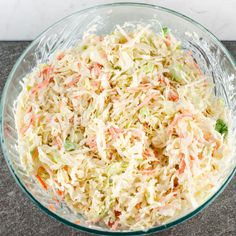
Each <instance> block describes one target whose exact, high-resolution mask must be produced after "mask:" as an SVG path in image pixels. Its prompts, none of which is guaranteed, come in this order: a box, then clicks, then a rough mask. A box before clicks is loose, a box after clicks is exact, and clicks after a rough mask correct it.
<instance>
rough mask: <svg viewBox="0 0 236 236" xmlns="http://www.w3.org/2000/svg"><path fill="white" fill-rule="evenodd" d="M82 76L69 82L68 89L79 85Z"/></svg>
mask: <svg viewBox="0 0 236 236" xmlns="http://www.w3.org/2000/svg"><path fill="white" fill-rule="evenodd" d="M80 77H81V76H80V75H79V76H76V77H75V78H74V79H73V80H72V81H71V82H69V83H68V84H67V86H68V87H72V86H74V85H75V84H77V83H78V82H79V80H80Z"/></svg>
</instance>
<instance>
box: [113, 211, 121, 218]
mask: <svg viewBox="0 0 236 236" xmlns="http://www.w3.org/2000/svg"><path fill="white" fill-rule="evenodd" d="M114 213H115V217H116V218H118V217H119V216H120V215H121V212H120V211H116V210H114Z"/></svg>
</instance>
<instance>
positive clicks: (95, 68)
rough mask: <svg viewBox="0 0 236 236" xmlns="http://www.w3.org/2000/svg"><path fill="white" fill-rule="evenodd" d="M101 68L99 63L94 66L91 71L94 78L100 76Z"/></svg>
mask: <svg viewBox="0 0 236 236" xmlns="http://www.w3.org/2000/svg"><path fill="white" fill-rule="evenodd" d="M102 67H103V66H102V65H100V64H99V63H95V64H94V66H93V69H94V73H95V75H96V76H99V75H100V74H101V70H102Z"/></svg>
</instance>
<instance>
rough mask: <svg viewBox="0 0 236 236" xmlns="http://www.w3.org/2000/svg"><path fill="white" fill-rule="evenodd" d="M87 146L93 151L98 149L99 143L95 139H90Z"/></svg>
mask: <svg viewBox="0 0 236 236" xmlns="http://www.w3.org/2000/svg"><path fill="white" fill-rule="evenodd" d="M85 144H86V145H88V146H89V147H90V148H91V149H94V148H97V142H96V139H95V138H88V139H87V140H86V143H85Z"/></svg>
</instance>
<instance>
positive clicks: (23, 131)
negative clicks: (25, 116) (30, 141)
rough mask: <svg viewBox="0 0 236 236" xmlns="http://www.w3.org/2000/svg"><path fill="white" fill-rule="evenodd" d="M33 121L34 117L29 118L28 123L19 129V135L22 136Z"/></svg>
mask: <svg viewBox="0 0 236 236" xmlns="http://www.w3.org/2000/svg"><path fill="white" fill-rule="evenodd" d="M34 120H35V116H34V115H33V116H32V117H31V118H30V121H29V123H28V124H27V125H25V126H24V127H22V128H21V129H20V133H21V134H22V135H23V134H24V133H25V132H26V131H27V130H28V129H29V127H30V126H31V125H32V123H33V122H34Z"/></svg>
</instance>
